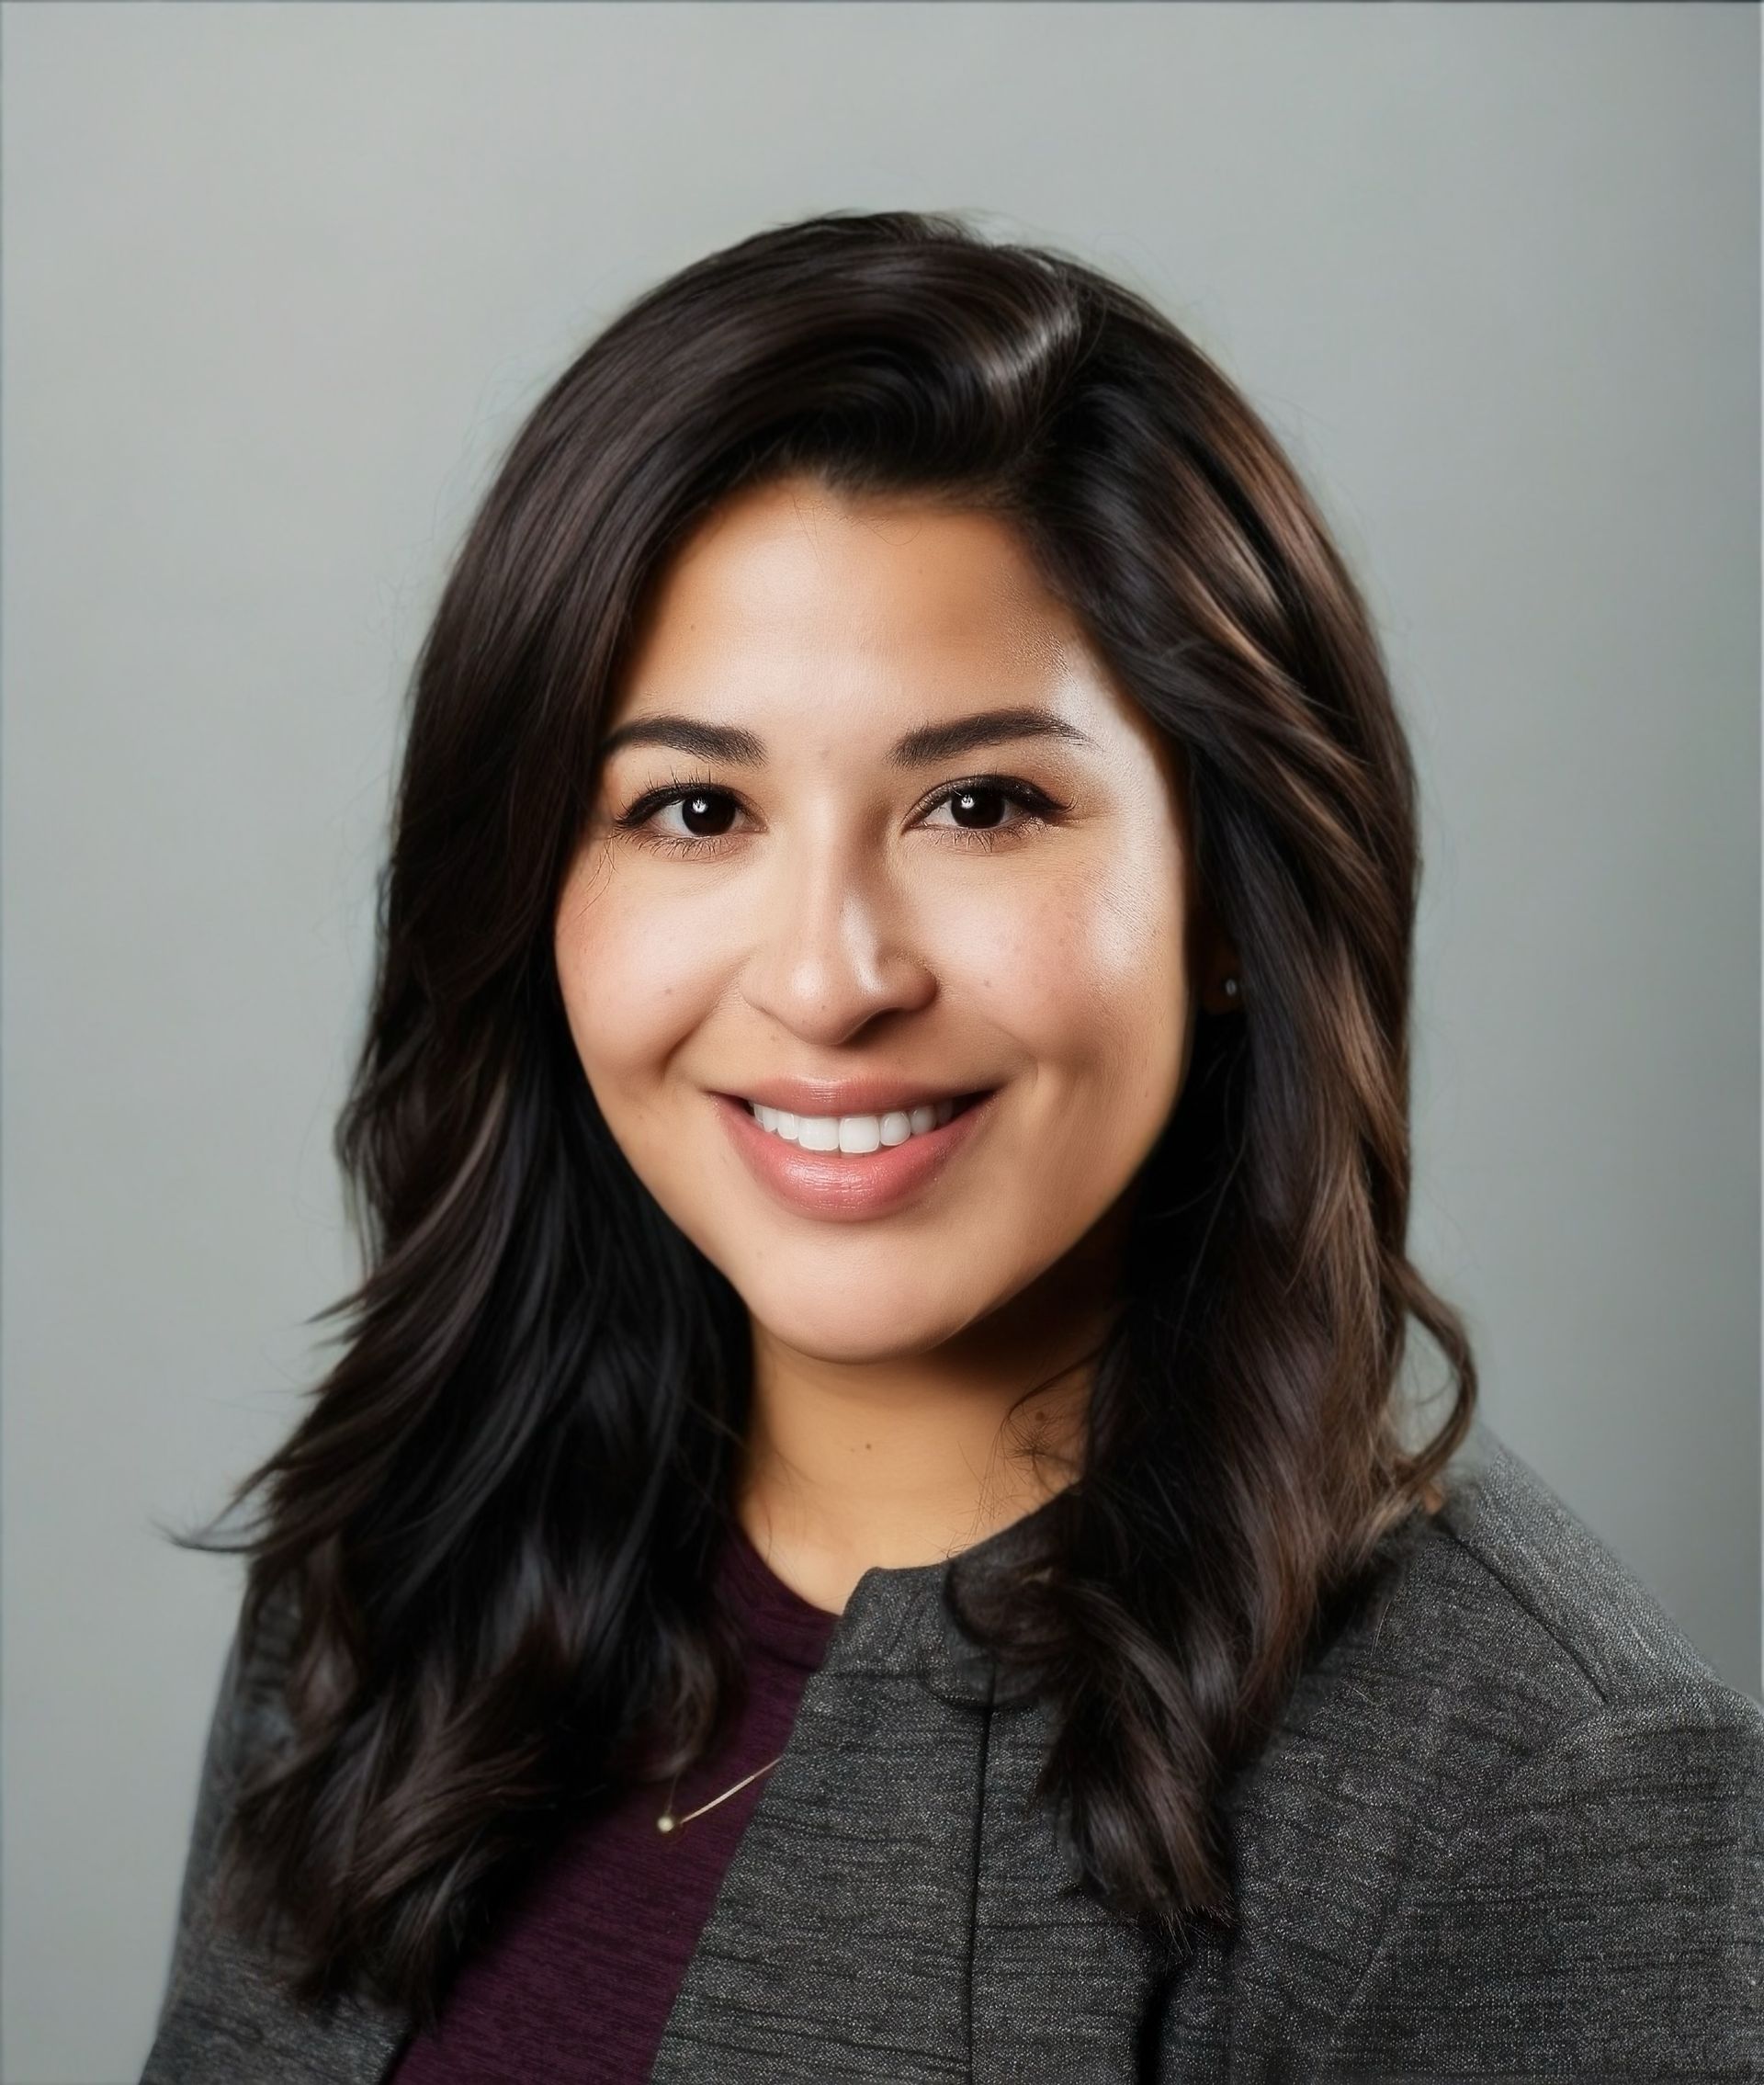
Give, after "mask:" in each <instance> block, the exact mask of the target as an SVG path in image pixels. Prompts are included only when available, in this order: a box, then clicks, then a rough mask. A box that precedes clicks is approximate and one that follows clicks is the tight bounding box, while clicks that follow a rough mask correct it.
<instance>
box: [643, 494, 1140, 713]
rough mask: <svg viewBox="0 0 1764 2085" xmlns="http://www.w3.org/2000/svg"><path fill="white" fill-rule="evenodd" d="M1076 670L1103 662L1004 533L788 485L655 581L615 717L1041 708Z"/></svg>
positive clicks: (736, 508)
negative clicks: (820, 706)
mask: <svg viewBox="0 0 1764 2085" xmlns="http://www.w3.org/2000/svg"><path fill="white" fill-rule="evenodd" d="M1075 671H1076V672H1077V673H1078V674H1080V677H1091V678H1095V677H1096V676H1097V675H1098V674H1099V673H1100V662H1098V661H1097V660H1096V659H1095V658H1094V656H1093V654H1092V653H1091V648H1090V646H1089V645H1088V644H1087V642H1086V641H1085V639H1084V637H1083V633H1082V631H1081V629H1080V626H1079V624H1078V622H1077V620H1076V618H1074V617H1073V616H1072V614H1071V612H1070V611H1069V609H1068V608H1067V607H1066V606H1065V605H1064V604H1063V603H1062V602H1061V601H1060V600H1059V599H1058V597H1057V595H1055V594H1054V593H1053V592H1052V591H1051V590H1050V589H1049V587H1048V586H1047V584H1046V582H1045V581H1044V580H1043V579H1042V577H1041V575H1040V573H1039V572H1038V571H1037V569H1036V567H1035V562H1034V561H1033V559H1032V557H1031V555H1030V553H1029V550H1028V549H1027V548H1026V546H1025V545H1024V544H1023V540H1022V538H1020V537H1019V536H1018V534H1017V532H1016V530H1015V529H1014V528H1012V526H1011V525H1010V523H1009V522H1007V521H1005V520H1003V519H1002V518H1001V517H1000V516H996V515H991V514H986V513H981V512H978V511H975V510H971V509H962V510H952V509H950V508H948V507H946V506H943V505H940V504H935V503H933V502H932V501H928V500H915V499H912V498H908V497H899V498H888V499H878V498H864V499H854V498H850V497H846V496H843V495H841V494H838V493H831V492H830V491H828V490H827V489H826V488H824V487H822V486H820V484H818V483H816V482H813V481H810V480H807V479H801V478H793V479H790V480H786V481H784V482H777V483H774V484H770V485H765V486H762V487H759V488H757V489H755V490H752V491H749V492H745V493H741V494H739V495H738V496H736V497H735V498H733V499H731V500H729V502H727V503H725V504H724V505H723V506H721V507H719V508H718V509H717V510H716V512H714V513H713V514H712V515H710V516H707V519H706V520H705V521H704V522H703V523H701V524H700V526H699V527H698V528H697V529H696V530H695V532H694V533H693V534H692V535H691V536H690V537H689V538H688V539H687V540H686V542H685V543H684V546H683V547H682V549H681V550H680V551H679V552H678V553H677V554H676V555H675V557H674V558H673V561H671V563H670V564H669V566H668V567H667V569H666V570H665V571H664V572H662V575H661V577H660V579H659V581H658V583H657V584H656V586H655V589H654V591H653V593H652V595H651V597H650V602H649V604H648V607H647V612H646V614H645V616H644V618H643V622H642V626H641V629H640V630H639V638H638V641H637V642H636V643H635V645H634V646H633V649H632V651H631V653H630V655H629V658H628V664H627V667H626V671H625V674H624V676H623V684H622V687H621V690H620V697H621V699H620V701H619V703H618V706H617V715H618V716H619V717H620V718H621V719H623V718H624V717H627V716H628V715H631V714H634V713H637V712H639V711H641V710H643V709H647V708H653V707H660V706H662V703H663V702H666V703H668V704H673V703H676V702H679V701H681V700H683V699H693V698H702V699H704V700H707V701H710V700H714V701H715V702H716V703H717V704H718V708H720V709H729V708H731V707H732V706H733V705H736V704H743V705H744V704H747V703H753V704H756V705H757V704H764V705H766V706H768V707H771V706H774V705H775V704H777V703H779V702H781V701H785V700H787V699H791V698H800V697H804V696H806V695H815V696H818V697H820V698H821V699H823V700H824V699H826V698H829V697H833V696H836V695H838V694H840V693H842V692H843V693H845V694H848V695H857V694H862V695H864V696H865V697H867V698H869V699H871V700H876V699H878V698H880V699H887V698H888V697H898V699H899V701H900V702H902V703H907V704H917V705H920V706H922V705H923V703H924V702H925V700H926V699H927V698H928V697H935V696H937V695H938V694H939V693H940V692H942V691H943V689H944V688H945V687H946V688H947V692H948V693H949V694H950V696H951V697H957V696H961V697H966V696H967V695H970V694H972V695H976V696H998V695H1002V694H1014V695H1016V696H1022V695H1023V694H1025V693H1027V692H1029V691H1030V690H1032V689H1033V690H1034V691H1035V692H1037V693H1039V694H1041V695H1043V696H1046V695H1047V694H1048V693H1050V692H1051V691H1052V689H1053V687H1054V686H1055V685H1056V684H1057V683H1058V682H1060V681H1063V680H1067V679H1069V677H1070V676H1071V675H1072V674H1074V672H1075Z"/></svg>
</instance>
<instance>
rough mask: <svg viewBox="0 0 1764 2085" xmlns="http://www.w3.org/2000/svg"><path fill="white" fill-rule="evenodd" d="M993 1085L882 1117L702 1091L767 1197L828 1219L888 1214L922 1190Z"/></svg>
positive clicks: (988, 1110)
mask: <svg viewBox="0 0 1764 2085" xmlns="http://www.w3.org/2000/svg"><path fill="white" fill-rule="evenodd" d="M1000 1092H1001V1089H1000V1088H998V1087H996V1086H995V1087H993V1088H991V1089H990V1090H989V1092H986V1093H964V1094H962V1095H961V1096H960V1097H959V1098H956V1099H950V1100H942V1101H935V1102H930V1103H927V1104H926V1105H923V1106H922V1107H914V1108H904V1109H891V1110H889V1111H888V1113H887V1114H885V1115H836V1116H831V1115H830V1116H793V1115H790V1114H788V1113H787V1112H786V1111H785V1110H783V1109H779V1108H773V1107H765V1108H762V1107H761V1106H760V1105H759V1104H758V1103H756V1102H752V1101H747V1100H741V1099H738V1098H736V1097H735V1096H734V1095H733V1094H730V1093H716V1094H713V1095H712V1096H711V1098H712V1102H713V1104H714V1105H715V1106H716V1108H717V1110H718V1114H719V1115H720V1116H721V1117H722V1120H723V1123H724V1126H725V1127H726V1128H727V1130H728V1132H729V1138H730V1140H731V1141H732V1142H733V1144H734V1146H735V1148H736V1150H737V1151H738V1152H739V1153H740V1154H741V1159H742V1160H743V1161H744V1162H745V1164H746V1166H747V1169H748V1171H749V1173H751V1174H752V1177H753V1179H754V1181H755V1182H756V1183H757V1184H758V1185H759V1186H760V1187H762V1188H763V1190H764V1191H765V1193H766V1194H767V1195H768V1196H769V1197H770V1198H772V1199H773V1200H774V1201H775V1202H777V1203H778V1204H780V1205H781V1206H782V1207H785V1208H786V1209H789V1210H792V1211H794V1212H795V1213H796V1214H797V1215H799V1216H810V1217H820V1218H823V1219H826V1220H831V1221H832V1222H836V1223H837V1222H842V1221H843V1222H855V1221H858V1220H859V1219H861V1218H872V1217H884V1216H889V1215H892V1214H893V1213H894V1212H895V1211H897V1210H899V1209H903V1208H905V1207H908V1205H909V1204H910V1203H913V1202H916V1201H919V1200H920V1199H922V1197H923V1196H924V1195H927V1194H929V1193H930V1192H931V1191H932V1190H933V1188H934V1187H935V1185H936V1184H937V1183H939V1182H940V1181H941V1180H943V1179H944V1176H945V1174H946V1173H948V1172H949V1171H950V1169H951V1167H952V1165H953V1164H954V1162H955V1161H956V1159H957V1158H958V1156H959V1155H960V1154H961V1153H962V1152H963V1151H964V1150H967V1149H968V1148H969V1147H970V1146H971V1145H972V1144H973V1143H974V1141H975V1139H977V1138H978V1137H979V1135H980V1133H981V1131H982V1130H983V1129H984V1128H985V1127H986V1125H987V1124H988V1123H989V1121H990V1120H991V1118H992V1116H993V1114H994V1113H995V1112H996V1103H997V1101H998V1098H999V1094H1000ZM765 1116H770V1117H771V1120H770V1121H769V1122H768V1121H766V1120H765V1119H764V1117H765ZM793 1130H794V1132H795V1134H794V1135H792V1134H791V1131H793Z"/></svg>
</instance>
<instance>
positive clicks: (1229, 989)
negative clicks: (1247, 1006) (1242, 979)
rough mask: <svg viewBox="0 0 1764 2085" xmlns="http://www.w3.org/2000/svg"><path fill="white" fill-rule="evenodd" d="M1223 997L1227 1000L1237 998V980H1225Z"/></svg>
mask: <svg viewBox="0 0 1764 2085" xmlns="http://www.w3.org/2000/svg"><path fill="white" fill-rule="evenodd" d="M1225 996H1226V997H1227V999H1235V998H1236V997H1237V996H1238V980H1237V979H1236V978H1227V979H1226V980H1225Z"/></svg>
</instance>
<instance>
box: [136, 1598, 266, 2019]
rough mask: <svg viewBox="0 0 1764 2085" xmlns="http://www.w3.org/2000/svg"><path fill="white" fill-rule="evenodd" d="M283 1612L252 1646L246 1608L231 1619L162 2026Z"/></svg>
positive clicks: (201, 1914)
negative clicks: (247, 1637)
mask: <svg viewBox="0 0 1764 2085" xmlns="http://www.w3.org/2000/svg"><path fill="white" fill-rule="evenodd" d="M284 1615H285V1607H284V1608H277V1609H275V1610H273V1611H272V1612H270V1613H269V1614H268V1615H266V1622H265V1624H264V1626H261V1627H260V1629H259V1631H258V1633H257V1635H256V1637H254V1641H253V1643H252V1644H251V1645H250V1646H249V1647H247V1645H246V1643H245V1641H244V1637H243V1613H242V1615H241V1618H240V1620H239V1621H238V1622H236V1623H235V1624H234V1627H233V1634H232V1642H231V1644H230V1645H229V1646H228V1649H227V1655H226V1661H225V1663H224V1665H223V1667H222V1669H221V1673H220V1684H219V1687H218V1688H217V1690H216V1694H215V1700H214V1707H213V1709H212V1711H211V1713H210V1715H209V1730H208V1738H207V1741H206V1743H205V1745H204V1747H203V1752H202V1765H201V1772H200V1775H199V1778H198V1784H197V1795H196V1815H195V1819H194V1821H193V1822H192V1824H191V1827H190V1838H189V1845H188V1850H187V1853H186V1855H185V1860H184V1875H183V1880H182V1883H181V1885H180V1887H179V1890H178V1901H177V1930H176V1933H175V1939H174V1941H173V1945H172V1959H171V1965H170V1967H169V1969H168V1972H167V1975H166V1978H165V1986H164V1995H163V1997H162V1998H161V2000H160V2007H159V2016H158V2026H160V2027H163V2026H164V2023H165V2018H166V2015H167V2014H168V2013H169V2012H170V2011H171V2008H172V2004H173V2001H174V2000H175V1998H176V1996H177V1994H178V1991H179V1989H180V1988H181V1987H182V1985H183V1982H184V1979H185V1977H187V1975H188V1973H189V1969H190V1966H191V1964H192V1962H193V1961H194V1960H195V1958H196V1956H197V1955H198V1953H199V1952H200V1949H201V1946H202V1944H203V1942H204V1940H205V1939H206V1936H207V1933H208V1929H209V1922H210V1912H211V1907H210V1904H209V1891H210V1889H211V1887H212V1886H213V1883H214V1879H215V1874H216V1870H217V1867H218V1865H219V1859H220V1841H221V1835H222V1832H223V1831H224V1830H225V1827H226V1823H227V1820H228V1819H229V1818H230V1816H231V1815H232V1806H233V1802H234V1799H235V1797H236V1796H237V1794H238V1790H239V1785H240V1782H241V1779H242V1776H243V1771H244V1768H245V1766H246V1764H247V1762H248V1760H249V1758H250V1756H251V1748H252V1746H253V1745H254V1743H255V1742H256V1741H257V1740H258V1739H259V1738H260V1737H261V1735H262V1730H261V1726H262V1723H263V1715H262V1705H263V1696H264V1683H265V1673H264V1667H265V1665H266V1660H267V1657H268V1655H269V1653H270V1652H273V1649H274V1648H275V1641H276V1639H277V1637H278V1636H280V1635H281V1634H282V1633H284V1630H283V1628H281V1627H278V1626H277V1625H278V1624H279V1623H281V1622H282V1621H283V1617H284ZM266 1639H267V1642H266Z"/></svg>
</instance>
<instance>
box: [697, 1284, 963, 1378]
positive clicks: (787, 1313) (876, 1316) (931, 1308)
mask: <svg viewBox="0 0 1764 2085" xmlns="http://www.w3.org/2000/svg"><path fill="white" fill-rule="evenodd" d="M808 1278H809V1277H805V1282H806V1281H807V1279H808ZM817 1278H818V1279H819V1280H820V1282H821V1284H822V1285H823V1286H825V1289H826V1294H825V1296H824V1297H817V1298H815V1299H814V1300H813V1301H812V1302H808V1301H805V1298H804V1296H803V1293H802V1286H800V1285H797V1284H789V1283H786V1284H775V1283H762V1284H758V1285H754V1286H749V1287H742V1286H741V1284H740V1283H737V1284H736V1287H737V1289H738V1290H739V1292H740V1294H741V1300H742V1301H743V1302H744V1303H745V1304H746V1305H747V1308H748V1311H749V1313H750V1315H751V1316H752V1319H753V1321H754V1323H755V1324H756V1325H757V1326H760V1327H763V1329H764V1331H766V1332H767V1333H768V1334H769V1335H770V1337H771V1338H773V1339H775V1340H776V1341H777V1342H778V1343H779V1344H780V1345H782V1346H786V1347H788V1348H789V1349H790V1350H791V1352H793V1353H795V1354H806V1355H807V1356H809V1358H810V1359H811V1360H815V1361H830V1362H846V1363H851V1364H862V1363H875V1362H884V1361H893V1360H903V1359H906V1358H907V1357H909V1356H910V1355H912V1354H929V1353H932V1352H933V1351H934V1350H935V1349H936V1348H937V1347H940V1346H942V1345H943V1344H944V1342H945V1341H946V1340H950V1339H954V1338H955V1337H956V1334H957V1333H958V1332H960V1331H962V1330H963V1328H964V1327H965V1326H967V1325H968V1324H971V1323H972V1322H973V1320H975V1318H977V1317H979V1316H982V1315H983V1314H984V1311H985V1309H986V1306H985V1304H984V1302H983V1301H979V1300H978V1299H973V1298H965V1299H963V1301H962V1302H961V1303H960V1304H956V1303H954V1302H952V1301H951V1300H948V1299H945V1300H943V1301H939V1302H936V1303H933V1302H932V1301H931V1299H929V1298H927V1297H926V1296H925V1294H924V1291H923V1287H922V1286H921V1287H920V1289H919V1291H918V1293H917V1294H916V1295H914V1296H909V1297H897V1296H895V1295H894V1294H892V1293H888V1294H883V1295H877V1294H876V1293H874V1292H872V1293H870V1294H867V1295H864V1296H862V1297H860V1296H859V1295H858V1294H857V1293H855V1292H856V1291H858V1289H859V1288H860V1285H861V1277H860V1276H857V1275H853V1276H852V1277H850V1279H849V1280H846V1281H839V1280H837V1279H835V1280H829V1279H828V1277H827V1276H825V1275H821V1276H819V1277H817ZM774 1287H777V1288H780V1289H782V1290H783V1293H780V1294H773V1293H771V1291H772V1289H773V1288H774Z"/></svg>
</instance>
